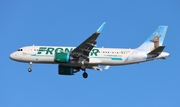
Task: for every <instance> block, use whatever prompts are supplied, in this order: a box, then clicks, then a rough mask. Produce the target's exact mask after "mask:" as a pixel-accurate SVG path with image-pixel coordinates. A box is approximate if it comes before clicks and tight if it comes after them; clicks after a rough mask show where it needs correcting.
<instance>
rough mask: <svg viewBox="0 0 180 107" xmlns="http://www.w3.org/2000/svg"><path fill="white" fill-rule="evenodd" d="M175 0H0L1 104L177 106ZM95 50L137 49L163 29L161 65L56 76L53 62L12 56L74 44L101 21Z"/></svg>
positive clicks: (13, 106) (179, 75) (36, 106)
mask: <svg viewBox="0 0 180 107" xmlns="http://www.w3.org/2000/svg"><path fill="white" fill-rule="evenodd" d="M179 5H180V1H178V0H166V1H164V0H149V1H147V0H146V1H145V0H136V1H134V0H111V1H109V0H90V1H84V0H64V1H62V0H29V1H27V0H26V1H24V0H18V1H17V0H1V1H0V15H1V17H0V37H1V39H0V43H1V45H0V48H1V56H0V57H1V63H0V66H1V70H0V106H1V107H50V106H51V107H59V106H61V107H70V106H75V107H82V106H86V107H93V106H95V107H97V106H101V107H102V106H103V107H110V106H111V107H132V106H133V107H179V106H180V101H179V99H180V72H179V70H180V66H179V54H178V53H179V48H178V47H179V40H180V36H179V35H180V34H179V31H180V27H179V25H180V20H179V19H180V14H179V13H180V8H179ZM104 21H105V22H107V23H106V26H105V27H104V29H103V31H102V34H101V35H100V36H99V38H98V41H97V42H98V43H97V46H98V47H102V46H104V47H121V48H123V47H124V48H136V47H138V46H139V45H140V44H141V43H143V42H144V41H145V40H146V38H147V37H148V36H149V35H151V33H152V32H153V31H154V30H155V29H156V28H157V27H158V26H159V25H167V26H168V30H167V34H166V38H165V41H164V45H165V46H166V48H165V51H166V52H169V53H170V54H171V56H170V57H169V58H167V59H166V60H158V61H151V62H146V63H141V64H135V65H127V66H116V67H110V69H109V70H108V71H103V72H97V71H93V70H88V71H87V72H88V73H89V78H88V79H84V78H82V72H79V73H77V74H76V75H75V76H60V75H58V73H57V65H43V64H37V65H36V64H34V65H33V71H32V72H31V73H29V72H28V71H27V69H28V67H29V64H26V63H18V62H14V61H12V60H10V59H9V54H10V53H12V52H13V51H16V50H17V49H18V48H20V47H22V46H28V45H33V44H35V45H56V46H58V45H59V46H62V45H65V46H78V45H79V44H80V43H81V42H83V41H84V40H85V39H86V38H87V37H88V36H90V35H91V34H92V33H94V31H95V30H96V29H97V28H98V27H99V26H100V25H101V24H102V23H103V22H104Z"/></svg>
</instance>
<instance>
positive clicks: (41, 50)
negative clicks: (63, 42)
mask: <svg viewBox="0 0 180 107" xmlns="http://www.w3.org/2000/svg"><path fill="white" fill-rule="evenodd" d="M46 48H47V47H39V51H38V52H37V54H42V52H44V51H46Z"/></svg>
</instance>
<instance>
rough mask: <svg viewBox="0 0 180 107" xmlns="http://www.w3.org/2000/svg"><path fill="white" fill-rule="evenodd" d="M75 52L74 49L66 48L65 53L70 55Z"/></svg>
mask: <svg viewBox="0 0 180 107" xmlns="http://www.w3.org/2000/svg"><path fill="white" fill-rule="evenodd" d="M72 50H73V48H71V49H69V48H65V53H70V52H71V51H72Z"/></svg>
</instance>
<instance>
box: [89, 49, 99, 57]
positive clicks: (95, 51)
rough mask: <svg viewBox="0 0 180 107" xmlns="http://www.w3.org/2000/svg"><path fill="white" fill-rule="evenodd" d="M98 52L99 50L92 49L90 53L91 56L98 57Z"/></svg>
mask: <svg viewBox="0 0 180 107" xmlns="http://www.w3.org/2000/svg"><path fill="white" fill-rule="evenodd" d="M99 52H100V51H99V49H92V51H91V56H93V55H94V56H98V55H97V53H99Z"/></svg>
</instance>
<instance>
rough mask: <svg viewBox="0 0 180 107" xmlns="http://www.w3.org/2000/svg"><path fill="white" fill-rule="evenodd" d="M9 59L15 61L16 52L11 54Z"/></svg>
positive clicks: (16, 58)
mask: <svg viewBox="0 0 180 107" xmlns="http://www.w3.org/2000/svg"><path fill="white" fill-rule="evenodd" d="M9 58H10V59H12V60H15V61H17V60H18V57H17V54H16V52H13V53H11V54H10V55H9Z"/></svg>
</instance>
